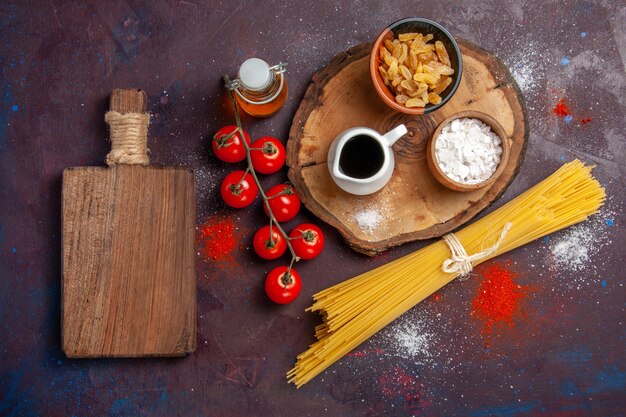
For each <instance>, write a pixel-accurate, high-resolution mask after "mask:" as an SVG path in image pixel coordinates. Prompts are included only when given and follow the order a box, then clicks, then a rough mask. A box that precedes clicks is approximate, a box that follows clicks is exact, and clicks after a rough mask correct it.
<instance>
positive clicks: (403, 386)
mask: <svg viewBox="0 0 626 417" xmlns="http://www.w3.org/2000/svg"><path fill="white" fill-rule="evenodd" d="M378 385H379V387H380V390H381V392H382V394H383V395H384V396H385V397H387V398H390V399H397V398H403V399H404V400H406V401H407V402H408V401H420V400H421V399H422V395H421V393H420V391H421V389H422V385H421V384H420V383H419V382H418V380H417V379H416V378H414V377H413V376H411V375H409V374H407V373H406V372H405V371H404V370H403V369H402V368H400V367H399V366H395V367H393V368H392V369H390V370H388V371H386V372H383V373H382V374H381V375H380V377H379V378H378Z"/></svg>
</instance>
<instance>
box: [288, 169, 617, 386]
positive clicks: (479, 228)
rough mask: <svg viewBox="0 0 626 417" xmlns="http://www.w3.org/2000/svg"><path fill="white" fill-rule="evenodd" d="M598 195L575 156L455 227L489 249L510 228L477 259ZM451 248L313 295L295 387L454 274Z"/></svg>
mask: <svg viewBox="0 0 626 417" xmlns="http://www.w3.org/2000/svg"><path fill="white" fill-rule="evenodd" d="M604 199H605V193H604V189H603V188H602V187H601V186H600V184H599V183H598V181H597V180H596V179H595V178H593V176H592V175H591V167H588V166H585V165H584V164H583V163H582V162H581V161H579V160H575V161H573V162H570V163H568V164H565V165H563V166H562V167H560V168H559V169H558V170H557V171H556V172H555V173H554V174H552V175H551V176H549V177H548V178H546V179H545V180H543V181H541V182H540V183H539V184H537V185H535V186H534V187H532V188H530V189H529V190H527V191H526V192H524V193H523V194H521V195H519V196H518V197H516V198H515V199H513V200H511V201H510V202H508V203H507V204H505V205H504V206H502V207H501V208H499V209H498V210H495V211H494V212H493V213H491V214H489V215H487V216H485V217H483V218H482V219H480V220H478V221H476V222H475V223H473V224H471V225H469V226H467V227H465V228H464V229H462V230H460V231H458V232H456V233H455V235H456V237H457V238H458V240H459V241H460V242H461V244H462V245H463V247H464V248H465V250H466V252H467V253H468V254H474V253H477V252H480V251H482V250H484V249H485V248H490V247H492V246H493V245H494V243H495V242H497V241H498V238H499V236H500V234H501V231H502V228H503V227H504V225H505V224H507V223H511V224H512V226H511V228H510V230H509V231H508V233H507V234H506V236H505V237H504V239H503V240H502V242H501V244H500V246H499V247H498V248H497V250H496V251H495V252H494V253H492V254H491V255H489V256H487V257H486V258H484V259H480V260H478V261H475V264H478V263H480V262H484V261H485V260H487V259H491V258H493V257H495V256H498V255H499V254H502V253H504V252H507V251H509V250H512V249H515V248H517V247H519V246H522V245H524V244H526V243H528V242H530V241H532V240H535V239H537V238H540V237H542V236H545V235H547V234H550V233H553V232H555V231H557V230H560V229H562V228H564V227H568V226H571V225H573V224H576V223H579V222H581V221H583V220H585V219H586V218H587V217H588V216H590V215H591V214H593V213H595V212H596V211H597V210H598V209H599V208H600V206H601V205H602V204H603V202H604ZM449 256H450V250H449V249H448V247H447V245H446V244H445V243H444V242H443V241H437V242H435V243H433V244H431V245H429V246H426V247H425V248H423V249H420V250H418V251H417V252H414V253H412V254H409V255H406V256H404V257H402V258H399V259H397V260H395V261H393V262H390V263H388V264H386V265H383V266H380V267H378V268H376V269H374V270H371V271H368V272H365V273H363V274H361V275H358V276H356V277H354V278H351V279H349V280H347V281H344V282H342V283H339V284H337V285H334V286H332V287H329V288H327V289H325V290H323V291H320V292H319V293H317V294H315V295H314V296H313V299H314V302H313V305H312V306H311V307H309V308H308V309H307V310H308V311H317V312H318V313H320V314H321V316H322V319H323V323H322V324H320V325H318V326H316V328H315V335H316V338H317V339H318V340H317V341H316V342H314V343H313V344H312V345H311V346H310V347H309V349H308V350H306V351H305V352H303V353H302V354H300V355H299V356H298V358H297V360H296V364H295V366H294V367H293V368H292V369H291V370H290V371H289V372H288V373H287V378H288V381H289V382H293V383H294V384H296V386H298V387H300V386H302V385H303V384H306V383H307V382H309V381H310V380H311V379H313V378H314V377H315V376H316V375H318V374H319V373H321V372H323V371H324V370H325V369H326V368H328V367H329V366H330V365H332V364H333V363H334V362H336V361H338V360H339V359H341V358H342V357H343V356H344V355H345V354H346V353H348V352H350V351H351V350H352V349H354V348H356V347H357V346H358V345H360V344H361V343H363V342H364V341H365V340H367V339H368V338H369V337H371V336H372V335H374V334H375V333H376V332H378V331H380V330H381V329H382V328H384V327H385V326H387V325H388V324H389V323H391V322H392V321H394V320H395V319H396V318H398V317H399V316H400V315H402V314H403V313H404V312H406V311H407V310H409V309H410V308H411V307H413V306H415V305H416V304H418V303H419V302H421V301H423V300H424V299H425V298H427V297H428V296H430V295H431V294H433V293H434V292H435V291H437V290H439V289H440V288H441V287H443V286H445V285H446V284H447V283H449V282H450V281H452V280H454V279H455V278H456V277H457V276H458V275H459V274H458V273H453V274H449V273H445V272H443V271H442V269H441V265H442V263H443V261H444V260H445V259H446V258H448V257H449Z"/></svg>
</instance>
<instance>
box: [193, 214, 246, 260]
mask: <svg viewBox="0 0 626 417" xmlns="http://www.w3.org/2000/svg"><path fill="white" fill-rule="evenodd" d="M235 230H236V227H235V224H234V223H233V221H232V220H231V219H229V218H211V219H209V220H208V221H207V222H206V223H204V224H201V225H198V227H197V234H196V245H197V247H198V251H199V252H200V254H201V256H202V257H203V258H204V259H214V260H221V259H232V257H231V256H232V252H233V250H234V249H235V248H236V247H237V246H238V244H239V242H238V239H237V236H236V235H235Z"/></svg>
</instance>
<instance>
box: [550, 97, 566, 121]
mask: <svg viewBox="0 0 626 417" xmlns="http://www.w3.org/2000/svg"><path fill="white" fill-rule="evenodd" d="M552 113H554V114H556V115H557V116H559V117H565V116H569V115H570V112H569V109H568V108H567V104H565V98H562V99H560V100H559V101H558V102H557V103H556V106H554V108H553V109H552Z"/></svg>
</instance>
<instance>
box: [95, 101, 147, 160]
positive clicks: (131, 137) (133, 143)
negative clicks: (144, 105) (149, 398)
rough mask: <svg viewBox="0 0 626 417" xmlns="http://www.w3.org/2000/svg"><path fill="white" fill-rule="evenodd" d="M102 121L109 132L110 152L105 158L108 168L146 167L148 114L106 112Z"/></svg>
mask: <svg viewBox="0 0 626 417" xmlns="http://www.w3.org/2000/svg"><path fill="white" fill-rule="evenodd" d="M104 120H105V121H106V122H107V124H108V125H109V130H110V132H111V152H109V154H108V155H107V157H106V163H107V165H108V166H114V165H117V164H127V165H148V164H150V158H148V125H149V124H150V114H148V113H124V114H122V113H119V112H117V111H114V110H110V111H108V112H107V113H106V114H105V116H104Z"/></svg>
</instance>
